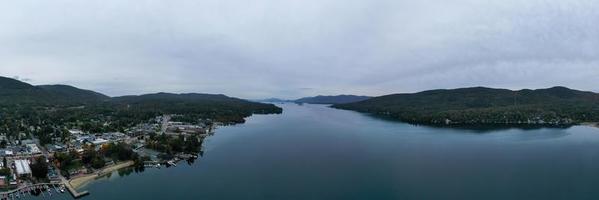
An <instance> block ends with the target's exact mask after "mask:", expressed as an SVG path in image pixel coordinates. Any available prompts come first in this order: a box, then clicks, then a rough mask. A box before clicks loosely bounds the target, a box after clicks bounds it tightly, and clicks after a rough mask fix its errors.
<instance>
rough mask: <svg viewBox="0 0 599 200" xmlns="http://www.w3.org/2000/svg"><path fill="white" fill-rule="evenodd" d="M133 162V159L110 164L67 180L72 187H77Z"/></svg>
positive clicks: (128, 165)
mask: <svg viewBox="0 0 599 200" xmlns="http://www.w3.org/2000/svg"><path fill="white" fill-rule="evenodd" d="M133 164H134V162H133V161H127V162H122V163H118V164H116V165H111V166H108V167H105V168H103V169H101V170H99V171H98V172H96V173H93V174H88V175H84V176H80V177H76V178H73V179H71V180H70V181H69V184H71V186H73V188H75V189H79V188H81V187H83V186H85V185H86V184H88V183H89V182H91V181H94V180H96V179H97V178H99V177H100V176H102V175H106V174H109V173H112V172H114V171H117V170H119V169H123V168H127V167H130V166H133Z"/></svg>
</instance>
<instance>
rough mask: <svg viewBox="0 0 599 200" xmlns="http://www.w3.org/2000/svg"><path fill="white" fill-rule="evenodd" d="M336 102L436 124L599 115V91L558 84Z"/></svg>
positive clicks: (563, 120)
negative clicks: (586, 90) (530, 88)
mask: <svg viewBox="0 0 599 200" xmlns="http://www.w3.org/2000/svg"><path fill="white" fill-rule="evenodd" d="M333 107H335V108H340V109H348V110H355V111H359V112H366V113H373V114H378V115H385V116H389V117H392V118H395V119H399V120H402V121H406V122H411V123H430V124H576V123H581V122H597V121H599V94H596V93H593V92H584V91H578V90H572V89H568V88H565V87H553V88H548V89H538V90H528V89H526V90H518V91H512V90H506V89H493V88H484V87H475V88H462V89H452V90H430V91H424V92H419V93H414V94H393V95H387V96H381V97H376V98H372V99H369V100H366V101H362V102H356V103H349V104H337V105H334V106H333Z"/></svg>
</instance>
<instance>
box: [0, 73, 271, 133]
mask: <svg viewBox="0 0 599 200" xmlns="http://www.w3.org/2000/svg"><path fill="white" fill-rule="evenodd" d="M281 112H282V109H281V108H279V107H276V106H275V105H272V104H263V103H256V102H250V101H246V100H242V99H237V98H231V97H227V96H225V95H212V94H169V93H157V94H148V95H140V96H123V97H115V98H110V97H107V96H105V95H103V94H100V93H96V92H93V91H88V90H82V89H78V88H75V87H71V86H64V85H51V86H32V85H29V84H27V83H24V82H20V81H18V80H14V79H10V78H5V77H0V123H1V124H0V133H6V134H8V136H9V137H11V138H13V139H27V138H31V137H33V136H36V137H39V138H40V139H41V140H42V142H43V143H49V142H50V141H51V139H53V138H63V139H64V138H66V137H67V136H68V132H67V131H66V130H67V129H68V128H78V129H81V130H83V131H86V132H92V133H99V132H112V131H120V132H124V130H125V129H127V128H130V127H132V126H135V125H136V124H139V123H144V122H148V121H149V120H151V119H153V118H154V117H156V116H160V115H164V114H177V115H181V116H185V118H186V120H187V121H196V122H197V121H198V120H200V119H202V120H210V121H212V122H221V123H227V124H230V123H243V122H244V121H245V120H244V118H246V117H248V116H251V115H252V114H276V113H281ZM20 133H24V135H21V134H20Z"/></svg>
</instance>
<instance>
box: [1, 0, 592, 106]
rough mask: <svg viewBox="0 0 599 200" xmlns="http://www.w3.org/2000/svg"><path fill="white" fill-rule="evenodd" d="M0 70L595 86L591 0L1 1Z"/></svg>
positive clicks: (141, 80)
mask: <svg viewBox="0 0 599 200" xmlns="http://www.w3.org/2000/svg"><path fill="white" fill-rule="evenodd" d="M0 2H1V4H2V6H0V75H1V76H7V77H18V78H19V79H21V80H24V81H26V82H28V83H31V84H71V85H74V86H77V87H81V88H86V89H93V90H96V91H99V92H102V93H105V94H108V95H111V96H116V95H125V94H140V93H150V92H160V91H165V92H202V93H223V94H227V95H230V96H236V97H242V98H266V97H282V98H296V97H302V96H309V95H317V94H363V95H383V94H389V93H400V92H415V91H421V90H427V89H437V88H458V87H470V86H488V87H501V88H511V89H520V88H545V87H551V86H555V85H563V86H567V87H572V88H576V89H581V90H592V91H599V1H596V0H568V1H564V0H525V1H524V0H495V1H491V0H489V1H481V0H410V1H408V0H389V1H386V0H359V1H357V0H251V1H250V0H190V1H176V0H163V1H160V0H151V1H150V0H148V1H144V0H136V1H124V0H97V1H95V0H86V1H81V0H71V1H63V0H52V1H44V0H36V1H30V0H6V1H4V0H0Z"/></svg>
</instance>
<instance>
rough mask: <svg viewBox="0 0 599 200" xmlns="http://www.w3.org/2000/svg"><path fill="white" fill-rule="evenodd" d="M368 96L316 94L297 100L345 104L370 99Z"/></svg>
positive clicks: (311, 102) (298, 101)
mask: <svg viewBox="0 0 599 200" xmlns="http://www.w3.org/2000/svg"><path fill="white" fill-rule="evenodd" d="M370 98H371V97H367V96H356V95H337V96H315V97H305V98H301V99H298V100H295V102H297V103H310V104H343V103H353V102H358V101H364V100H367V99H370Z"/></svg>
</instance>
